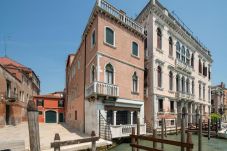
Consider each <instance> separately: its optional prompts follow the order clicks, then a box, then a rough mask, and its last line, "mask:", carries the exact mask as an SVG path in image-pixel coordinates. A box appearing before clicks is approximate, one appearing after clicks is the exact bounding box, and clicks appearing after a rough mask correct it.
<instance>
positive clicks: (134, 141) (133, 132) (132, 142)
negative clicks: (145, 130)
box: [131, 127, 136, 151]
mask: <svg viewBox="0 0 227 151" xmlns="http://www.w3.org/2000/svg"><path fill="white" fill-rule="evenodd" d="M135 133H136V132H135V127H133V128H132V135H135ZM131 144H136V139H135V137H131ZM132 151H135V148H134V147H132Z"/></svg>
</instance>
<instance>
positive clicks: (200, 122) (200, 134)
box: [198, 114, 202, 151]
mask: <svg viewBox="0 0 227 151" xmlns="http://www.w3.org/2000/svg"><path fill="white" fill-rule="evenodd" d="M198 136H199V142H198V144H199V145H198V151H202V115H201V114H200V118H199V134H198Z"/></svg>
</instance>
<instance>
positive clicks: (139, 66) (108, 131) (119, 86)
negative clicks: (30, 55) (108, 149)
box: [66, 0, 146, 139]
mask: <svg viewBox="0 0 227 151" xmlns="http://www.w3.org/2000/svg"><path fill="white" fill-rule="evenodd" d="M144 39H145V35H144V28H143V27H142V26H141V25H139V24H137V23H136V22H135V21H134V20H132V19H131V18H129V17H127V16H126V14H125V13H124V12H123V11H121V10H118V9H116V8H115V7H114V6H112V5H110V4H109V3H108V2H106V1H104V0H97V1H96V3H95V6H94V8H93V10H92V13H91V16H90V18H89V21H88V24H87V26H86V28H85V31H84V33H83V36H82V41H81V44H80V46H79V48H78V50H77V52H76V53H75V54H71V55H69V57H68V59H67V65H66V123H67V124H69V125H71V126H73V127H76V128H78V129H80V130H81V131H84V132H85V133H88V134H90V133H91V131H93V130H94V131H95V132H96V134H99V136H100V137H103V138H105V139H110V138H118V137H124V136H129V134H130V133H131V128H132V127H135V124H136V123H137V118H139V119H140V124H141V126H140V129H141V133H142V134H144V133H145V132H146V125H145V124H144Z"/></svg>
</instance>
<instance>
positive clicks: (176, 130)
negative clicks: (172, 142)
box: [175, 118, 178, 135]
mask: <svg viewBox="0 0 227 151" xmlns="http://www.w3.org/2000/svg"><path fill="white" fill-rule="evenodd" d="M175 126H176V135H178V128H177V118H176V119H175Z"/></svg>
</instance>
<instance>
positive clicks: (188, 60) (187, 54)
mask: <svg viewBox="0 0 227 151" xmlns="http://www.w3.org/2000/svg"><path fill="white" fill-rule="evenodd" d="M190 57H191V55H190V51H189V50H188V49H187V51H186V64H187V65H190Z"/></svg>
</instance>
